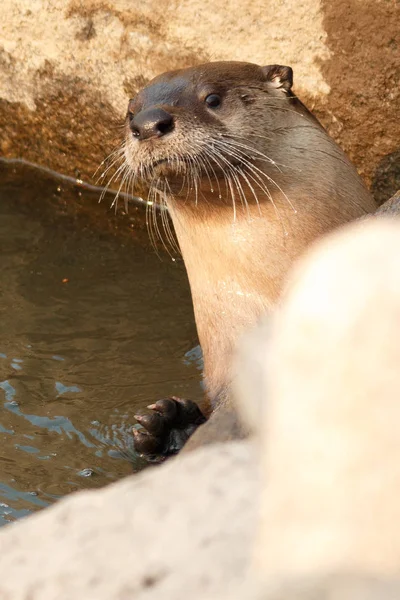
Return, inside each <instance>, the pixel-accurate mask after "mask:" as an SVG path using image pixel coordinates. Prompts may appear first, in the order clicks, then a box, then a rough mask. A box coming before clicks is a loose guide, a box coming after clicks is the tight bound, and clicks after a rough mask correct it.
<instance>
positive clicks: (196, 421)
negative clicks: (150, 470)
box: [133, 396, 206, 460]
mask: <svg viewBox="0 0 400 600" xmlns="http://www.w3.org/2000/svg"><path fill="white" fill-rule="evenodd" d="M147 408H148V409H149V410H151V411H152V412H151V413H150V414H143V415H135V419H136V420H137V422H138V423H139V425H141V429H134V430H133V441H134V447H135V450H136V452H138V453H139V454H141V455H143V456H145V457H146V458H148V459H151V460H153V459H154V455H161V456H168V455H171V454H176V453H177V452H179V450H180V449H181V448H182V447H183V446H184V444H185V443H186V442H187V440H188V439H189V437H190V436H191V435H192V433H193V432H194V431H195V430H196V429H197V427H198V426H199V425H201V424H202V423H204V422H205V421H206V418H205V416H204V415H203V413H202V412H201V410H200V409H199V407H198V406H197V404H196V403H195V402H192V401H191V400H180V399H179V398H177V397H175V396H172V397H171V398H164V399H163V400H157V402H155V403H154V404H149V406H148V407H147ZM150 457H151V458H150Z"/></svg>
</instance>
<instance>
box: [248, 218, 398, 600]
mask: <svg viewBox="0 0 400 600" xmlns="http://www.w3.org/2000/svg"><path fill="white" fill-rule="evenodd" d="M272 344H273V349H274V352H273V356H269V358H268V360H267V365H268V367H267V368H268V374H269V377H270V381H269V384H268V414H267V418H266V420H265V421H264V428H263V435H264V440H265V447H264V448H265V449H264V451H263V456H265V460H264V466H263V472H264V487H263V499H262V511H263V514H262V526H261V529H260V534H259V541H258V545H257V551H256V565H257V569H258V572H259V573H261V575H262V577H263V578H264V579H265V580H268V582H269V583H271V582H274V581H282V580H283V581H286V582H287V581H291V580H292V581H293V580H294V581H296V580H299V579H300V580H301V579H303V580H304V579H307V578H318V577H326V576H327V575H329V574H330V573H342V574H343V573H344V574H346V573H352V574H354V573H356V574H358V575H362V576H365V577H372V578H374V577H378V578H379V577H382V578H391V577H393V578H396V577H397V576H398V572H399V564H400V527H399V525H398V524H399V522H400V505H399V502H398V496H399V494H400V436H399V423H400V371H399V356H400V224H399V223H397V222H395V221H390V220H386V219H384V218H381V219H379V220H378V219H374V220H370V221H367V220H366V221H363V222H362V223H359V224H358V225H352V226H348V227H346V228H344V229H343V230H342V231H341V232H338V233H336V234H334V235H332V236H329V237H327V238H326V239H325V240H323V241H322V243H320V244H319V245H318V246H316V247H315V248H314V249H313V250H311V251H310V253H309V255H308V256H307V257H306V258H305V259H304V260H303V261H302V263H301V264H299V266H298V267H297V269H296V270H295V272H294V273H293V277H292V284H291V286H290V290H289V293H288V295H287V298H286V300H285V301H284V303H283V306H282V309H281V311H280V314H279V316H278V320H277V322H276V325H275V331H274V334H273V339H272ZM343 597H344V596H343Z"/></svg>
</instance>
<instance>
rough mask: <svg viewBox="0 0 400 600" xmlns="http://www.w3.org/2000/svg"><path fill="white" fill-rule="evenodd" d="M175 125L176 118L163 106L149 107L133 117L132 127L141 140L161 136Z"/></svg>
mask: <svg viewBox="0 0 400 600" xmlns="http://www.w3.org/2000/svg"><path fill="white" fill-rule="evenodd" d="M174 127H175V124H174V118H173V116H172V115H170V114H169V113H168V112H167V111H166V110H163V109H162V108H147V109H146V110H141V111H140V112H139V113H138V114H137V115H135V116H134V117H133V119H132V120H131V122H130V128H131V131H132V133H133V135H134V136H135V137H136V138H138V139H139V140H148V139H150V138H155V137H161V136H163V135H166V134H167V133H170V132H171V131H172V130H173V129H174Z"/></svg>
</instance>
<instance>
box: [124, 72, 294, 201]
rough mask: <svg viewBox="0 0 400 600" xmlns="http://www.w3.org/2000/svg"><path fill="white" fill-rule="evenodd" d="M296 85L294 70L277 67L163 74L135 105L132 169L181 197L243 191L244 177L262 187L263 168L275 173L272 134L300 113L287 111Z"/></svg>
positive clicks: (129, 132) (128, 152) (131, 108)
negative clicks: (221, 185) (219, 189)
mask: <svg viewBox="0 0 400 600" xmlns="http://www.w3.org/2000/svg"><path fill="white" fill-rule="evenodd" d="M291 87H292V69H291V68H290V67H284V66H279V65H272V66H266V67H260V66H257V65H254V64H251V63H242V62H215V63H208V64H204V65H200V66H197V67H193V68H189V69H182V70H178V71H172V72H169V73H164V74H162V75H159V76H158V77H156V78H155V79H153V80H152V81H151V82H150V83H149V84H148V85H147V86H146V87H144V88H143V89H142V90H141V91H140V92H139V93H138V95H137V96H136V97H135V98H134V99H132V100H130V101H129V105H128V114H127V120H126V140H125V157H126V161H127V164H128V166H129V167H130V169H131V170H132V172H133V174H134V177H135V178H136V179H139V180H140V179H142V180H145V181H147V183H150V184H151V185H152V186H153V187H154V186H156V187H158V188H160V186H161V188H162V187H163V186H164V191H165V190H166V189H168V191H169V192H171V191H173V192H174V193H176V194H178V193H179V190H184V189H185V188H186V187H187V188H188V189H190V188H196V191H197V190H198V189H202V188H203V189H206V188H207V187H208V189H210V188H211V189H212V188H213V187H215V180H217V181H218V180H223V181H225V182H227V180H228V179H229V180H230V181H231V182H232V181H233V182H234V184H235V185H236V187H237V184H236V183H235V182H236V181H237V179H238V178H239V176H243V177H245V178H246V179H247V182H248V184H249V185H250V186H255V185H256V184H257V183H258V184H259V187H260V186H261V184H263V185H264V183H265V181H264V179H263V178H261V176H260V174H259V171H260V164H261V163H262V165H261V168H262V171H263V172H265V171H266V169H268V168H271V169H273V168H274V167H275V170H276V165H275V161H274V156H273V148H270V147H269V139H271V137H270V136H271V132H273V131H274V130H276V129H277V128H278V127H280V128H282V115H283V119H285V118H286V119H287V120H288V119H290V118H291V112H294V111H291V110H288V111H287V113H283V112H282V109H283V108H284V105H289V104H291V103H292V102H295V98H294V97H293V94H292V93H291ZM257 164H258V166H257ZM259 180H260V181H261V183H260V181H259ZM165 186H167V187H165ZM225 187H226V188H228V189H229V187H228V186H225ZM228 195H229V191H228ZM186 196H187V193H186ZM219 198H220V199H222V196H221V195H219Z"/></svg>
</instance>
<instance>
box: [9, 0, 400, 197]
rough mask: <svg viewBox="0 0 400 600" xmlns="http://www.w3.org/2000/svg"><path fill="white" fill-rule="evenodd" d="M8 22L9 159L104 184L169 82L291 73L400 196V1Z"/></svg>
mask: <svg viewBox="0 0 400 600" xmlns="http://www.w3.org/2000/svg"><path fill="white" fill-rule="evenodd" d="M0 17H1V24H0V67H1V68H0V153H1V155H3V156H6V157H15V156H20V157H23V158H25V159H28V160H31V161H34V162H38V163H40V164H42V165H46V166H49V167H52V168H54V169H56V170H59V171H61V172H63V173H65V174H68V175H72V176H82V177H84V178H85V179H88V180H90V181H94V180H95V177H94V171H95V170H96V168H97V167H98V166H99V164H100V163H101V161H102V160H103V159H104V158H105V156H107V155H108V154H109V153H110V152H111V151H112V150H113V149H114V148H115V147H116V146H117V145H118V144H119V143H120V142H121V129H120V125H121V124H122V121H123V117H124V113H125V110H126V104H127V99H128V98H129V97H131V96H132V95H134V93H135V91H136V90H137V89H138V88H140V87H141V86H142V85H143V83H145V82H146V81H148V80H149V79H150V78H151V77H153V76H154V75H155V74H157V73H159V72H162V71H165V70H169V69H172V68H177V67H182V66H188V65H192V64H195V63H200V62H204V61H208V60H218V59H219V60H228V59H233V60H248V61H253V62H257V63H261V64H263V63H264V64H268V63H274V62H279V63H283V64H284V63H286V64H290V65H291V66H292V67H293V68H294V70H295V83H296V89H297V91H298V93H299V94H300V95H301V97H302V98H304V99H305V100H306V101H307V102H308V104H309V106H310V108H312V109H314V110H315V112H316V114H317V116H319V118H321V120H322V121H323V123H324V124H325V126H327V128H328V130H329V131H330V133H331V134H332V135H333V136H334V137H335V138H336V140H338V141H339V143H340V144H341V145H342V146H343V147H344V149H345V150H346V151H347V152H348V153H349V155H350V157H351V158H352V159H353V160H354V162H355V163H356V165H357V167H358V168H359V169H360V172H361V173H362V174H363V175H364V177H365V179H366V180H367V182H368V183H371V182H373V183H374V186H375V187H374V190H375V191H376V193H377V195H378V196H379V194H380V195H381V199H384V198H387V197H389V196H390V194H391V193H393V192H394V191H396V188H398V187H400V184H399V177H400V173H399V166H398V162H399V161H398V155H397V154H394V153H395V151H396V150H398V148H399V138H400V119H399V118H398V112H399V104H400V91H399V81H400V33H399V29H400V28H399V25H398V24H399V22H400V7H399V3H398V2H397V0H304V1H303V2H301V3H300V2H295V1H294V0H246V1H245V2H243V3H241V5H240V13H238V8H237V3H236V2H235V0H227V1H226V2H222V3H214V2H212V1H211V0H202V1H201V2H200V1H199V0H181V1H179V2H178V0H171V1H170V0H168V1H166V0H157V1H156V0H144V1H143V2H132V1H131V0H86V1H85V2H82V1H81V0H70V1H69V2H68V1H66V0H35V2H31V1H30V0H3V1H2V3H1V7H0ZM393 156H394V157H395V158H394V159H393ZM388 157H389V158H388ZM382 161H383V166H382ZM385 161H386V162H385ZM385 165H386V167H385ZM387 165H389V167H387ZM378 168H380V170H381V172H382V169H383V171H384V173H383V175H382V176H384V179H385V182H386V183H385V186H386V187H385V186H384V189H382V185H381V184H380V180H379V181H378V180H376V181H375V180H374V175H375V172H376V170H377V169H378ZM388 170H389V174H388ZM393 173H394V175H393ZM393 178H395V181H393V182H392V184H390V185H389V188H388V185H387V180H388V179H389V181H391V180H392V179H393Z"/></svg>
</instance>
